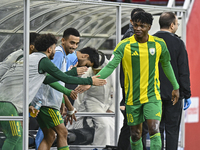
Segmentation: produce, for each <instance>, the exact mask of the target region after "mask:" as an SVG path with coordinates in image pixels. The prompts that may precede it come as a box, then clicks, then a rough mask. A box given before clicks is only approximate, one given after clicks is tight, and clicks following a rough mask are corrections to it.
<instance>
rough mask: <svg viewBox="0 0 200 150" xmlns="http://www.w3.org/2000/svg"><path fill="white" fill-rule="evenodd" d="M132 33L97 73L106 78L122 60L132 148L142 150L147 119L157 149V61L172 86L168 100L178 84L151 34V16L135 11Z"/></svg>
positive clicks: (159, 110) (176, 95) (167, 58)
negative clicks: (143, 124) (143, 126)
mask: <svg viewBox="0 0 200 150" xmlns="http://www.w3.org/2000/svg"><path fill="white" fill-rule="evenodd" d="M131 20H132V22H131V23H132V25H133V30H134V35H133V36H131V37H129V38H126V39H124V40H122V41H121V42H120V43H119V44H118V45H117V46H116V48H115V50H114V52H113V56H112V60H110V62H109V63H108V65H107V66H105V67H104V68H103V69H102V70H101V71H100V72H99V73H98V75H100V78H103V79H105V78H107V77H108V76H109V75H110V74H111V73H112V72H113V70H114V69H115V68H116V67H117V66H118V64H119V63H120V62H121V61H122V62H123V63H122V64H123V70H124V76H125V79H124V88H125V95H126V114H127V124H128V125H129V126H130V129H131V137H130V142H131V148H132V150H142V149H143V146H142V140H141V135H142V123H143V121H144V117H145V118H146V120H147V124H148V129H149V135H150V149H151V150H160V149H161V138H160V133H159V124H160V120H161V114H162V108H161V107H162V104H161V98H160V81H159V71H158V62H159V61H160V62H161V64H162V68H163V70H164V72H165V75H166V76H167V78H168V79H169V80H170V82H171V84H172V85H173V89H174V90H173V91H172V101H173V104H175V103H176V102H177V101H178V98H179V85H178V83H177V80H176V78H175V75H174V72H173V69H172V67H171V64H170V55H169V51H168V49H167V46H166V44H165V42H164V40H163V39H160V38H157V37H154V36H151V35H149V34H148V31H149V30H150V28H151V25H152V21H153V17H152V15H151V14H150V13H147V12H138V13H136V14H135V15H134V16H133V17H132V18H131Z"/></svg>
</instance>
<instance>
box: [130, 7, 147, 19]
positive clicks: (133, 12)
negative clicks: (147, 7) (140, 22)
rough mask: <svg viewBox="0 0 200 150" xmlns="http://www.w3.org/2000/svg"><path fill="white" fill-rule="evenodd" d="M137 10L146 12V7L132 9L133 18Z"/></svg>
mask: <svg viewBox="0 0 200 150" xmlns="http://www.w3.org/2000/svg"><path fill="white" fill-rule="evenodd" d="M136 12H145V11H144V9H142V8H135V9H133V10H132V11H131V18H132V17H133V15H134V14H135V13H136Z"/></svg>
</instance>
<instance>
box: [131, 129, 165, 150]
mask: <svg viewBox="0 0 200 150" xmlns="http://www.w3.org/2000/svg"><path fill="white" fill-rule="evenodd" d="M130 143H131V149H132V150H143V145H142V138H140V139H139V140H138V141H136V142H133V141H132V139H131V137H130ZM161 146H162V144H161V138H160V133H156V134H154V135H152V136H150V149H151V150H161Z"/></svg>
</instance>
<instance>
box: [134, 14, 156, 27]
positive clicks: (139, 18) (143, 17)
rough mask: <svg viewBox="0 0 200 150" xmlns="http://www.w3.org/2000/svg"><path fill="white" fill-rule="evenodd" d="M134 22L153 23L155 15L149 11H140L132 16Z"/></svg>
mask: <svg viewBox="0 0 200 150" xmlns="http://www.w3.org/2000/svg"><path fill="white" fill-rule="evenodd" d="M131 19H132V21H133V22H141V23H147V24H150V25H152V22H153V16H152V15H151V14H150V13H147V12H138V13H136V14H134V15H133V17H132V18H131Z"/></svg>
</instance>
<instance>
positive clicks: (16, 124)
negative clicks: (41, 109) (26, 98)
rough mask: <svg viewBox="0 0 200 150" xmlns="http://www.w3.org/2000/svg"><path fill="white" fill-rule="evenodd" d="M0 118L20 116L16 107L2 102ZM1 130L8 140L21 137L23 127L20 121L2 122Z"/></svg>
mask: <svg viewBox="0 0 200 150" xmlns="http://www.w3.org/2000/svg"><path fill="white" fill-rule="evenodd" d="M0 116H19V115H18V112H17V110H16V108H15V106H14V105H13V104H12V103H9V102H0ZM0 128H1V129H2V131H3V133H4V134H5V135H6V137H7V138H10V137H15V136H18V137H21V138H22V131H23V130H22V126H21V122H20V121H13V120H10V121H0Z"/></svg>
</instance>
